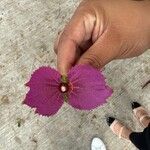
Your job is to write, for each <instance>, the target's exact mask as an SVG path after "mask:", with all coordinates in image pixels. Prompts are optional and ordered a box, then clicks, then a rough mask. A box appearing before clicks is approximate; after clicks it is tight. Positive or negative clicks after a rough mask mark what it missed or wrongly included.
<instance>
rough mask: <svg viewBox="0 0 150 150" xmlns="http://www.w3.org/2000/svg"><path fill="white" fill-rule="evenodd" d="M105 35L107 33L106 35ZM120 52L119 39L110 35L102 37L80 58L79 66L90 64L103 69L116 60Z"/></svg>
mask: <svg viewBox="0 0 150 150" xmlns="http://www.w3.org/2000/svg"><path fill="white" fill-rule="evenodd" d="M104 34H105V33H104ZM119 50H120V45H119V44H118V38H117V37H115V36H112V35H110V34H109V33H108V34H106V35H101V37H99V39H98V40H97V41H96V42H95V43H94V44H93V45H92V46H91V47H90V48H89V49H88V50H87V51H86V52H85V53H84V54H83V55H82V56H81V57H80V59H79V60H78V62H77V64H90V65H92V66H93V67H95V68H98V69H101V68H103V67H104V66H105V65H106V64H108V63H109V62H110V61H112V60H113V59H115V58H116V56H117V55H118V52H119Z"/></svg>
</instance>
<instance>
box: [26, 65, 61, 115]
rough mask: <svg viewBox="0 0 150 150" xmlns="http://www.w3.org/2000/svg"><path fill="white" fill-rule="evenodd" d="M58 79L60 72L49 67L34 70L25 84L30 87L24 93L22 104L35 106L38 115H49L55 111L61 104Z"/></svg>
mask: <svg viewBox="0 0 150 150" xmlns="http://www.w3.org/2000/svg"><path fill="white" fill-rule="evenodd" d="M59 80H60V74H59V73H58V72H57V71H56V70H54V69H52V68H50V67H41V68H39V69H38V70H36V71H35V72H34V73H33V74H32V77H31V79H30V81H29V82H28V83H27V84H26V85H27V86H29V87H30V91H29V92H28V94H27V95H26V98H25V100H24V104H26V105H28V106H30V107H32V108H36V112H37V113H38V114H40V115H44V116H50V115H54V114H55V113H57V111H58V110H59V109H60V107H61V106H62V104H63V97H62V95H61V93H60V91H59V82H60V81H59Z"/></svg>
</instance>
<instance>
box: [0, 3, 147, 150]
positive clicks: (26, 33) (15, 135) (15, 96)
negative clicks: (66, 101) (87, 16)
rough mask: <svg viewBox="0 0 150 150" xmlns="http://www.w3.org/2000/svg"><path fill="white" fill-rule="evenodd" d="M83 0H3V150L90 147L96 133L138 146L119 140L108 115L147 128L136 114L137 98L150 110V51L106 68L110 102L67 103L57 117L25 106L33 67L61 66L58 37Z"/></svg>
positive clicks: (115, 149)
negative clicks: (88, 107)
mask: <svg viewBox="0 0 150 150" xmlns="http://www.w3.org/2000/svg"><path fill="white" fill-rule="evenodd" d="M78 3H79V0H32V1H31V0H19V1H18V0H1V1H0V150H90V142H91V139H92V137H94V136H97V137H100V138H101V139H102V140H103V141H104V142H105V144H106V146H107V150H134V149H135V148H134V146H133V145H132V144H131V143H129V142H128V141H125V140H121V139H118V138H117V137H116V136H115V135H114V134H113V133H112V132H111V131H110V130H109V128H108V126H107V125H106V122H105V117H106V116H108V115H111V116H115V117H117V118H118V119H120V120H121V121H122V122H124V123H125V124H126V125H128V126H129V127H131V128H132V129H133V130H134V131H141V130H142V128H141V127H140V126H139V124H138V123H137V122H136V119H135V118H134V117H133V115H132V111H131V107H130V102H131V101H132V100H136V101H138V102H140V103H141V104H143V105H144V106H145V107H146V108H148V109H149V110H150V102H149V100H150V92H149V91H150V86H147V87H146V88H145V89H142V85H143V84H144V83H145V82H146V81H147V80H149V79H150V51H147V52H146V53H145V54H143V55H142V56H140V57H137V58H133V59H128V60H120V61H114V62H112V63H110V64H109V65H107V66H106V68H105V75H106V77H107V79H108V84H109V85H110V86H111V87H112V88H113V89H114V94H113V96H112V97H111V98H110V99H109V102H108V103H107V104H106V105H104V106H103V107H101V108H98V109H95V110H93V111H91V112H85V111H77V110H75V109H73V108H71V107H70V106H68V105H64V106H63V108H62V109H61V110H60V111H59V113H58V114H57V115H55V116H54V117H50V118H46V117H42V116H39V115H37V114H34V110H31V109H30V108H28V107H27V106H23V105H22V101H23V99H24V97H25V93H26V92H27V89H26V88H25V86H24V84H25V83H26V82H27V81H28V79H29V77H30V74H31V73H32V71H33V70H35V69H36V68H38V67H39V66H42V65H50V66H53V67H55V66H56V56H55V54H54V52H53V43H54V38H55V36H56V34H57V32H58V31H59V30H60V29H62V28H63V26H64V25H65V23H66V22H67V21H68V19H69V18H70V16H71V15H72V13H73V11H74V10H75V8H76V6H77V5H78Z"/></svg>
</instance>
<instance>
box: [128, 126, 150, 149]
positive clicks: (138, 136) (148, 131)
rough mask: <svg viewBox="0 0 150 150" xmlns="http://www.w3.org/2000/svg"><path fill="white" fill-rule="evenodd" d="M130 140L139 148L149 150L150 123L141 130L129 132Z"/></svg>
mask: <svg viewBox="0 0 150 150" xmlns="http://www.w3.org/2000/svg"><path fill="white" fill-rule="evenodd" d="M130 140H131V142H132V143H133V144H134V145H135V146H136V147H137V148H138V149H139V150H150V124H149V126H148V127H147V128H145V129H144V131H143V132H133V133H131V134H130Z"/></svg>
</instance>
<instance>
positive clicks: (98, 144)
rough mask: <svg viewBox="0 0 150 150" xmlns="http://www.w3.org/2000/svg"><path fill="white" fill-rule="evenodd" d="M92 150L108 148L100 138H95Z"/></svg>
mask: <svg viewBox="0 0 150 150" xmlns="http://www.w3.org/2000/svg"><path fill="white" fill-rule="evenodd" d="M91 150H106V146H105V144H104V143H103V141H102V140H101V139H100V138H97V137H96V138H93V140H92V143H91Z"/></svg>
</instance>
